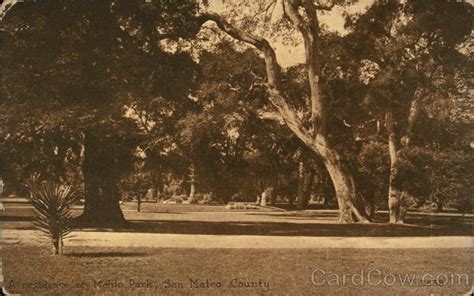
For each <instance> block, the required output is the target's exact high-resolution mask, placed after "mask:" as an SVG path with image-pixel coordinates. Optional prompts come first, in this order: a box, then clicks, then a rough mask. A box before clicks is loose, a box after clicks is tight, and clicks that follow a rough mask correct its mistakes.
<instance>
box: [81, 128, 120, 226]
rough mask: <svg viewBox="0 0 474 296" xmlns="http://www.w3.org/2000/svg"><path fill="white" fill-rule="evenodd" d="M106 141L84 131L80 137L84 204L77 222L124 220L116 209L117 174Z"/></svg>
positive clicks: (99, 223) (108, 223) (106, 223)
mask: <svg viewBox="0 0 474 296" xmlns="http://www.w3.org/2000/svg"><path fill="white" fill-rule="evenodd" d="M113 157H114V156H113V155H111V152H110V151H109V150H108V149H107V143H106V141H104V140H103V139H100V138H99V137H98V136H96V135H93V134H92V133H90V132H87V133H86V134H85V137H84V163H83V174H84V183H85V184H84V185H85V205H84V212H83V214H82V216H80V217H79V222H80V224H82V225H91V226H115V225H119V224H122V223H124V222H125V219H124V216H123V213H122V210H121V209H120V204H119V199H120V194H119V190H118V187H117V182H118V174H117V172H116V166H115V164H114V159H113Z"/></svg>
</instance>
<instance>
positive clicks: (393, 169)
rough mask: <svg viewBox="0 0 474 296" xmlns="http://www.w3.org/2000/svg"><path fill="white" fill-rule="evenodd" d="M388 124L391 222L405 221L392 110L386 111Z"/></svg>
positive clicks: (389, 208)
mask: <svg viewBox="0 0 474 296" xmlns="http://www.w3.org/2000/svg"><path fill="white" fill-rule="evenodd" d="M385 120H386V124H387V130H388V133H389V134H388V149H389V154H390V177H389V185H388V210H389V223H403V213H402V192H401V191H400V190H399V189H398V188H397V177H398V173H399V168H398V166H399V156H398V151H397V135H396V132H395V127H394V123H393V114H392V112H391V111H388V112H387V113H386V119H385Z"/></svg>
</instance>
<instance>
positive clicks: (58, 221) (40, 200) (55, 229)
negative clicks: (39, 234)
mask: <svg viewBox="0 0 474 296" xmlns="http://www.w3.org/2000/svg"><path fill="white" fill-rule="evenodd" d="M28 189H29V199H30V202H31V204H32V205H33V207H34V210H35V214H36V220H35V222H34V224H35V226H36V227H38V228H39V230H41V231H43V232H44V233H46V234H47V235H48V236H49V237H50V238H51V241H52V244H53V247H54V254H55V255H61V254H62V253H63V238H65V237H66V236H67V235H68V234H69V233H70V232H71V227H70V220H71V206H72V205H73V204H74V203H75V202H76V195H75V193H74V191H73V190H72V187H71V186H70V185H65V184H60V183H56V182H48V181H44V182H41V183H39V184H38V183H37V182H30V183H29V184H28Z"/></svg>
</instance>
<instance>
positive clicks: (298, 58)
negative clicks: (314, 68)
mask: <svg viewBox="0 0 474 296" xmlns="http://www.w3.org/2000/svg"><path fill="white" fill-rule="evenodd" d="M209 2H210V10H212V11H215V12H222V11H223V10H225V6H224V5H223V4H222V3H223V1H222V0H214V1H209ZM279 2H280V0H279ZM373 2H374V0H359V2H358V3H356V4H354V5H351V6H349V7H345V8H342V7H340V6H335V7H334V8H333V9H332V10H331V11H329V12H324V13H319V20H320V23H321V24H322V25H325V26H326V27H327V28H328V29H329V30H330V31H337V32H339V33H341V34H345V33H347V30H345V29H344V16H343V14H344V12H345V11H346V12H348V13H351V14H353V13H358V12H364V11H365V10H367V8H368V7H369V6H370V5H371V4H372V3H373ZM282 14H283V8H282V6H281V5H277V6H276V7H275V9H274V10H273V14H272V19H278V18H279V17H281V15H282ZM272 46H273V47H274V48H275V51H276V55H277V59H278V62H279V63H280V65H281V66H282V67H284V68H286V67H290V66H293V65H295V64H299V63H302V62H304V48H303V44H300V45H298V46H296V47H295V46H293V45H291V46H286V45H284V44H283V43H280V42H276V43H273V44H272Z"/></svg>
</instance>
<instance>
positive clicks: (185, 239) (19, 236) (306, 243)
mask: <svg viewBox="0 0 474 296" xmlns="http://www.w3.org/2000/svg"><path fill="white" fill-rule="evenodd" d="M1 235H2V243H3V244H22V245H37V244H48V241H47V239H46V238H45V237H44V236H42V234H41V232H39V231H37V230H14V229H6V230H3V231H2V233H1ZM473 239H474V238H473V237H468V236H451V237H305V236H301V237H295V236H258V235H255V236H254V235H189V234H162V233H129V232H120V233H117V232H93V231H87V232H82V231H75V232H73V233H72V235H71V237H70V238H68V239H66V240H65V244H66V245H67V246H100V247H153V248H199V249H212V248H249V249H291V248H296V249H311V248H376V249H381V248H397V249H406V248H472V247H473V246H474V240H473Z"/></svg>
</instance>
